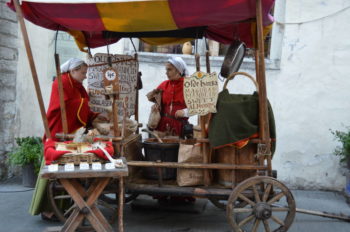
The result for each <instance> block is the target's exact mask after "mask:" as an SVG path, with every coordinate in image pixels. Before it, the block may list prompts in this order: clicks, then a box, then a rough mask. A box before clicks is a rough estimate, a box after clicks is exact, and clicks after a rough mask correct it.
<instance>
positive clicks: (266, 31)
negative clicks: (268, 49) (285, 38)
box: [250, 22, 272, 48]
mask: <svg viewBox="0 0 350 232" xmlns="http://www.w3.org/2000/svg"><path fill="white" fill-rule="evenodd" d="M271 30H272V24H270V25H267V26H264V27H263V38H264V40H265V38H266V36H267V35H268V34H269V32H270V31H271ZM250 31H251V33H252V38H253V47H255V48H256V47H258V44H257V43H256V41H257V37H258V35H257V31H256V22H252V23H251V25H250Z"/></svg>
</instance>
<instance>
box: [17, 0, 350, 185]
mask: <svg viewBox="0 0 350 232" xmlns="http://www.w3.org/2000/svg"><path fill="white" fill-rule="evenodd" d="M349 7H350V0H334V1H322V0H315V1H309V0H294V1H283V0H279V1H276V7H275V9H276V11H275V16H276V21H277V22H276V23H275V25H274V29H273V35H272V48H271V54H270V58H269V59H267V60H266V64H267V65H266V67H267V71H266V76H267V92H268V98H269V100H270V102H271V104H272V107H273V109H274V114H275V120H276V126H277V149H276V153H275V156H274V159H273V169H277V171H278V179H279V180H281V181H283V182H285V183H286V184H288V185H289V186H291V187H298V188H305V189H331V190H341V189H342V188H343V186H344V185H345V177H344V173H343V171H342V168H341V167H340V166H339V163H338V161H339V160H338V157H336V156H334V155H333V154H332V152H333V150H334V148H335V147H336V146H337V145H339V144H338V143H337V142H336V141H334V140H333V135H332V134H331V132H330V131H329V129H332V130H344V129H345V126H349V125H350V117H349V115H350V101H349V100H348V99H349V97H350V91H349V86H350V79H349V78H348V76H349V74H350V70H349V66H348V60H349V59H350V41H349V40H348V39H347V38H349V36H350V24H349V23H348V19H349V17H350V9H349ZM28 24H29V23H27V25H28ZM29 31H30V37H31V38H32V41H33V43H32V46H33V52H34V57H35V61H36V64H37V70H38V74H39V79H40V81H41V84H42V86H43V88H44V87H45V89H46V90H44V91H43V98H44V101H45V104H46V106H47V103H48V100H49V91H50V85H51V78H50V76H51V75H52V70H54V66H53V65H54V61H53V50H52V47H50V46H52V45H50V44H52V41H51V40H50V38H52V37H53V32H48V31H46V30H44V29H40V28H37V27H35V26H30V29H29ZM38 35H40V36H38ZM115 46H116V47H115V50H113V49H110V52H111V53H114V52H117V53H131V52H132V51H133V48H132V47H131V46H130V44H128V43H127V42H125V41H124V40H122V41H120V42H118V43H117V44H116V45H115ZM94 52H97V51H93V53H94ZM98 52H101V50H100V51H98ZM104 52H106V50H105V51H104ZM184 58H185V60H186V62H187V63H188V64H189V70H190V73H191V72H192V73H193V72H194V71H195V68H194V58H193V57H192V56H184ZM26 59H27V58H26V56H25V53H24V50H23V47H22V48H20V50H19V66H18V67H19V68H18V79H19V80H23V81H21V82H20V83H18V86H17V89H18V95H19V96H18V98H17V104H18V106H20V108H21V113H20V115H19V116H20V117H19V118H18V122H19V123H20V129H19V134H20V135H32V134H36V135H42V133H43V129H42V128H43V126H42V122H41V119H40V118H39V116H40V113H39V110H38V104H37V102H36V97H35V95H33V91H32V88H33V84H32V81H31V79H30V78H29V77H30V73H29V67H28V62H27V60H26ZM139 60H140V71H142V74H143V75H142V79H143V89H142V90H141V91H140V106H139V112H140V116H139V118H140V122H141V123H143V124H144V125H145V124H146V123H147V118H148V114H149V110H150V105H151V104H150V103H149V102H148V101H147V100H146V98H145V94H146V93H147V92H149V91H150V90H152V89H153V88H155V87H156V86H157V85H158V84H159V83H160V82H161V81H163V80H165V79H166V76H165V68H164V63H165V62H166V55H155V54H151V53H140V54H139ZM211 60H212V61H211V64H212V71H216V72H219V71H220V66H221V63H222V58H212V59H211ZM201 62H202V64H203V65H204V59H202V61H201ZM251 67H254V65H253V63H252V60H249V59H247V60H245V62H244V63H243V66H242V71H246V72H249V73H251V74H254V70H252V69H251ZM49 70H51V71H49ZM202 70H205V67H204V66H203V67H202ZM222 85H223V83H220V89H221V88H222ZM229 89H230V92H232V93H251V92H252V91H254V88H253V85H252V83H250V81H249V80H247V79H245V78H244V77H239V78H237V80H234V81H233V82H232V83H230V84H229ZM191 120H192V122H195V121H196V119H195V118H192V119H191Z"/></svg>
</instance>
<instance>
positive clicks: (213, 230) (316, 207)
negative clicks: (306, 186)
mask: <svg viewBox="0 0 350 232" xmlns="http://www.w3.org/2000/svg"><path fill="white" fill-rule="evenodd" d="M292 192H293V195H294V198H295V201H296V205H297V208H302V209H308V210H313V211H326V212H331V213H337V214H339V213H342V214H345V215H350V207H349V205H348V204H347V203H346V201H345V198H344V196H343V195H342V194H341V193H337V192H326V191H305V190H293V191H292ZM32 193H33V189H31V188H26V187H23V186H22V185H21V183H20V182H18V179H17V180H16V179H15V180H10V181H7V182H0V215H1V216H0V232H32V231H44V230H45V228H47V227H49V226H58V225H61V223H59V222H56V223H53V222H48V221H44V220H42V219H41V217H40V216H30V215H29V214H28V207H29V204H30V201H31V197H32ZM137 199H138V201H136V203H134V204H127V205H126V207H125V213H124V224H125V231H126V232H202V231H203V232H206V231H208V232H209V231H210V232H226V231H227V232H228V231H230V226H229V225H228V223H227V220H226V213H225V211H222V210H220V209H218V208H216V207H215V206H213V205H212V204H211V203H209V202H206V201H204V200H203V199H201V200H198V201H197V202H196V206H195V207H194V208H193V210H191V209H189V210H184V211H182V212H181V211H180V212H175V211H173V210H166V209H159V208H157V207H152V206H145V205H144V204H142V203H141V204H137V202H142V201H143V202H151V203H149V205H152V204H153V202H152V201H153V200H152V199H151V198H149V197H147V196H141V197H139V198H137ZM139 199H141V200H139ZM140 205H141V206H140ZM146 205H147V204H146ZM136 206H137V207H136ZM104 212H105V213H106V214H107V215H108V217H111V216H112V213H111V211H110V210H108V209H104ZM115 228H116V227H115ZM288 231H291V232H333V231H334V232H349V231H350V222H344V221H340V220H337V219H331V218H326V217H320V216H313V215H307V214H301V213H297V214H296V218H295V220H294V222H293V224H292V226H291V228H290V229H289V230H288Z"/></svg>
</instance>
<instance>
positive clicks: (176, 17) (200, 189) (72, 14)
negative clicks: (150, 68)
mask: <svg viewBox="0 0 350 232" xmlns="http://www.w3.org/2000/svg"><path fill="white" fill-rule="evenodd" d="M273 3H274V1H273V0H243V1H242V0H240V1H238V0H217V1H199V0H177V1H175V0H174V1H171V0H158V1H157V0H144V1H142V0H140V1H133V0H129V1H116V0H115V1H113V0H106V1H102V2H101V1H86V2H85V1H57V2H56V1H50V2H46V1H41V0H36V1H35V0H31V1H25V0H23V1H22V4H21V5H20V4H19V2H18V0H12V1H11V2H10V3H9V6H10V7H12V8H13V9H14V8H15V9H16V12H17V16H18V20H19V23H20V26H21V30H22V34H23V39H24V42H25V47H26V51H27V55H28V59H29V64H30V68H31V71H32V77H33V81H34V85H35V89H36V93H37V98H38V101H39V106H40V110H41V116H42V119H43V123H44V128H45V133H46V135H47V136H48V137H50V131H49V129H48V123H47V119H46V114H45V108H44V104H43V100H42V96H41V92H40V87H39V82H38V77H37V74H36V70H35V65H34V58H33V55H32V52H31V49H30V44H29V39H28V35H27V32H26V28H25V24H24V20H23V17H25V18H26V19H28V20H29V21H31V22H33V23H35V24H37V25H39V26H42V27H45V28H48V29H52V30H61V31H66V32H68V33H70V34H71V35H72V36H73V37H74V38H75V39H76V42H77V44H78V46H79V48H80V49H83V48H94V47H99V46H104V45H109V44H111V43H115V42H117V41H118V40H119V39H120V38H132V37H138V38H141V39H142V40H143V41H145V42H148V43H151V44H165V43H175V42H178V43H182V42H185V41H189V40H191V39H198V38H202V37H206V38H209V39H213V40H216V41H219V42H222V43H227V44H229V43H231V42H232V41H233V40H235V39H237V38H239V39H240V40H242V41H244V42H246V43H247V44H248V46H249V47H252V48H254V56H255V67H256V79H255V78H253V79H254V81H255V82H256V85H257V86H258V100H259V107H258V112H259V115H258V118H259V131H258V132H259V133H258V134H259V137H258V138H255V139H251V140H250V142H249V144H248V146H247V149H248V150H249V151H247V152H246V154H249V157H250V158H249V159H248V162H246V161H244V162H241V161H242V160H241V158H237V157H238V156H239V155H238V153H239V150H238V149H232V148H231V150H228V152H233V153H234V155H233V156H232V157H233V158H232V159H233V160H232V162H230V163H220V162H212V160H211V158H210V157H211V155H212V154H213V152H214V151H213V150H212V149H211V148H210V146H209V139H208V134H207V132H206V129H205V128H206V126H207V124H208V117H206V116H201V117H200V118H199V128H200V130H201V138H198V139H196V142H198V143H201V144H202V150H201V152H202V154H203V157H204V158H203V162H199V163H177V162H155V161H140V160H128V167H129V168H133V167H141V168H156V169H158V170H159V171H160V172H161V170H164V168H165V169H166V168H177V169H178V168H181V169H200V170H203V171H204V185H201V186H195V187H192V186H191V187H180V186H178V185H177V184H176V182H175V181H167V180H163V179H162V178H159V179H158V180H149V179H145V178H136V179H130V180H129V181H128V182H127V183H126V192H127V193H129V194H131V196H132V197H135V195H137V194H149V195H166V196H168V195H174V196H195V197H196V196H197V197H206V198H208V199H209V200H211V201H212V202H213V203H214V204H215V205H216V206H218V207H221V208H226V214H227V220H228V222H229V223H230V225H231V227H232V230H233V231H242V230H243V229H244V230H246V229H247V228H248V229H249V230H251V231H257V230H258V228H259V226H260V227H262V228H263V229H264V230H265V231H287V230H288V228H289V227H290V225H291V224H292V222H293V220H294V216H295V201H294V199H293V195H292V194H291V192H290V190H289V189H288V188H287V187H286V186H285V185H284V184H283V183H281V182H280V181H278V180H277V179H275V178H274V175H273V170H272V165H271V159H272V156H271V141H272V140H271V135H270V130H269V120H268V101H267V93H266V80H265V79H266V78H265V55H264V30H265V29H267V28H268V27H269V25H270V24H271V23H272V21H271V18H269V17H270V15H269V11H270V10H271V8H272V7H273ZM189 6H190V7H189ZM129 7H130V8H129ZM131 8H132V9H133V10H134V11H131V10H130V9H131ZM77 9H78V10H77ZM196 60H197V71H199V62H198V60H199V56H196ZM208 60H209V57H208V56H207V61H208ZM56 61H59V59H58V56H56ZM57 64H59V62H57V63H56V65H57ZM207 64H209V62H207ZM56 67H57V72H58V75H57V77H58V78H59V77H60V74H59V68H58V67H59V65H57V66H56ZM209 67H210V66H209V65H207V71H208V72H210V68H209ZM238 74H242V73H231V74H230V75H229V76H228V77H227V81H226V83H225V86H226V85H227V82H228V81H229V80H231V79H233V78H234V77H235V76H236V75H238ZM243 75H246V76H250V75H248V74H245V73H243ZM61 87H62V86H61ZM61 87H60V88H61ZM61 103H64V102H63V97H62V101H61ZM62 105H63V106H62ZM61 106H62V111H61V112H62V115H63V116H62V119H63V125H64V124H65V123H64V121H65V120H66V119H65V117H64V115H65V113H64V104H61ZM135 118H136V119H138V115H135ZM63 132H64V134H66V135H67V128H65V127H64V131H63ZM67 136H68V135H67ZM123 139H124V138H121V137H114V138H113V140H114V141H116V142H122V141H123ZM182 142H184V141H182ZM185 142H186V141H185ZM255 154H256V155H255ZM235 157H236V158H235ZM242 159H244V158H242ZM213 171H219V172H220V171H226V173H229V175H230V176H231V177H232V178H231V179H230V180H231V184H230V185H229V186H222V185H219V184H217V183H216V182H214V181H212V180H211V178H210V175H211V173H213ZM247 173H248V174H247ZM160 176H161V175H160ZM132 197H131V198H132ZM277 202H281V203H282V204H283V205H281V204H277ZM121 206H122V205H121Z"/></svg>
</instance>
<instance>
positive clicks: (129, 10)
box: [96, 1, 177, 32]
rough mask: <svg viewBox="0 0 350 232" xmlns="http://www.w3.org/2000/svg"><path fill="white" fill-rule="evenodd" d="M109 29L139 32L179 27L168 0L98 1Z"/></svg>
mask: <svg viewBox="0 0 350 232" xmlns="http://www.w3.org/2000/svg"><path fill="white" fill-rule="evenodd" d="M96 7H97V9H98V11H99V13H100V17H101V20H102V22H103V24H104V26H105V28H106V30H108V31H117V32H139V31H164V30H174V29H177V27H176V24H175V22H174V20H173V17H172V14H171V11H170V7H169V4H168V1H143V2H121V3H96Z"/></svg>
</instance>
